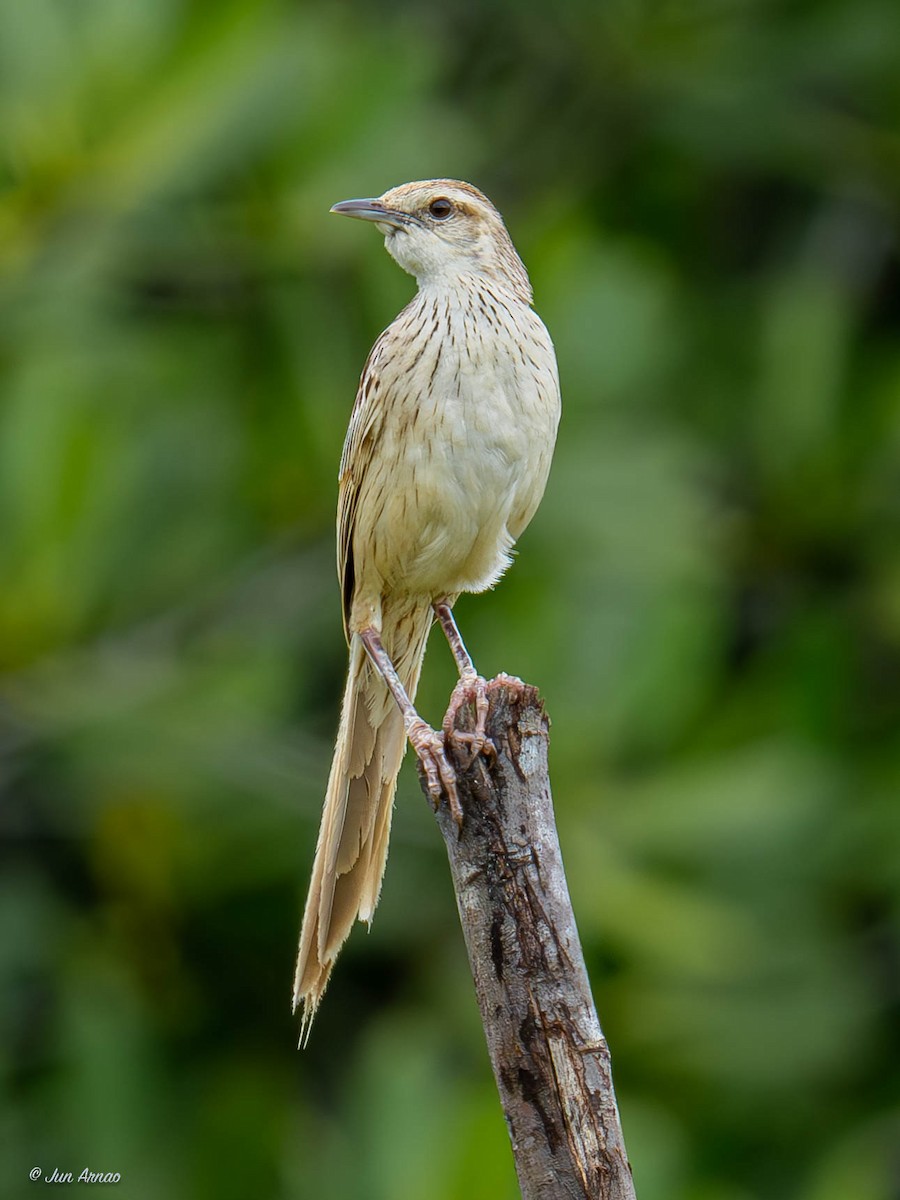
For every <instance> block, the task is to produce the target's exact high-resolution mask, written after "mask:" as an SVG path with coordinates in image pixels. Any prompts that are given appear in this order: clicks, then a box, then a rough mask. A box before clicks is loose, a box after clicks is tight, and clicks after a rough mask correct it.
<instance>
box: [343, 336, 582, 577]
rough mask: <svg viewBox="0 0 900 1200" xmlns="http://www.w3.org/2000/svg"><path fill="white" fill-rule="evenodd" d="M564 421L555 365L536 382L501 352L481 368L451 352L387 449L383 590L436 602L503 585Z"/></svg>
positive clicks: (379, 523)
mask: <svg viewBox="0 0 900 1200" xmlns="http://www.w3.org/2000/svg"><path fill="white" fill-rule="evenodd" d="M540 329H541V330H543V327H542V326H540ZM551 353H552V351H551ZM444 359H446V361H443V360H444ZM558 420H559V405H558V389H557V385H556V377H555V368H554V370H553V372H552V373H551V374H550V375H549V376H548V375H547V374H546V373H544V374H543V375H539V374H538V373H536V372H535V371H534V369H533V367H529V366H528V365H527V363H526V362H525V361H524V360H523V361H521V362H520V361H519V359H518V358H516V359H513V358H512V357H511V356H504V355H495V356H493V358H491V357H490V356H489V357H488V358H487V361H485V359H484V358H482V360H481V361H480V362H479V364H478V367H477V369H476V366H475V365H474V364H473V363H471V362H469V361H464V362H462V363H460V361H459V360H458V359H454V358H452V357H451V356H449V355H446V354H445V355H443V356H442V361H441V362H440V363H439V364H438V369H437V371H436V372H435V377H434V380H433V383H432V386H431V388H430V389H429V391H428V393H427V394H426V395H425V396H420V397H418V398H417V401H416V404H415V406H414V407H410V409H409V410H408V411H406V412H404V419H403V420H402V421H400V420H398V421H397V422H390V423H389V424H387V427H386V428H385V429H384V432H383V436H382V444H381V445H380V446H379V448H378V454H379V458H381V460H382V462H383V463H384V464H385V465H386V464H390V468H389V469H388V470H387V471H385V472H384V474H383V484H382V487H383V491H382V495H381V496H380V497H379V500H380V501H381V503H380V504H379V506H378V508H379V510H380V511H378V515H377V519H376V520H375V521H374V522H373V524H372V526H371V527H370V533H371V542H370V543H369V546H368V547H367V550H368V554H369V555H371V560H370V561H371V563H372V565H373V566H374V567H375V570H376V571H377V574H378V576H379V577H380V579H381V581H382V589H383V593H390V592H392V591H395V590H403V591H408V592H414V593H418V594H421V595H423V596H426V597H428V598H429V599H435V598H438V597H440V596H443V595H447V594H451V595H452V594H456V593H459V592H479V591H483V590H484V589H486V588H489V587H491V586H492V585H493V584H495V583H496V582H497V580H498V579H499V578H500V576H501V575H502V574H503V572H504V571H505V570H506V568H507V567H508V566H509V563H510V551H511V549H512V546H513V544H514V542H515V539H516V537H518V536H519V534H520V533H521V532H522V529H524V527H525V525H526V524H527V523H528V521H529V520H530V519H531V516H532V514H533V513H534V510H535V509H536V508H537V505H538V503H539V501H540V498H541V496H542V494H543V491H544V486H545V484H546V480H547V474H548V472H549V468H550V458H551V455H552V451H553V445H554V442H555V438H556V426H557V423H558Z"/></svg>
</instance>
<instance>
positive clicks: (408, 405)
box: [293, 179, 560, 1044]
mask: <svg viewBox="0 0 900 1200" xmlns="http://www.w3.org/2000/svg"><path fill="white" fill-rule="evenodd" d="M331 212H333V213H338V214H340V215H342V216H347V217H353V218H356V219H358V220H362V221H369V222H372V223H373V224H374V225H375V227H376V228H377V229H378V230H379V232H380V233H381V234H382V235H383V236H384V243H385V248H386V249H387V251H388V253H389V254H390V255H391V257H392V258H394V259H395V261H396V262H397V263H398V264H399V265H400V266H401V267H402V268H403V269H404V270H405V271H407V272H408V273H409V274H411V275H413V276H414V277H415V280H416V283H417V292H416V295H415V297H414V298H413V299H412V300H411V301H410V303H409V304H407V306H406V307H405V308H404V309H403V310H402V312H401V313H400V314H399V315H398V316H397V317H396V318H395V319H394V321H393V322H392V323H391V324H390V325H389V326H388V327H387V328H386V329H385V330H384V332H383V333H381V334H380V336H379V337H378V338H377V340H376V341H375V344H374V345H373V347H372V349H371V352H370V353H369V356H368V358H367V360H366V363H365V366H364V367H363V370H362V375H361V378H360V382H359V388H358V390H357V394H356V401H355V404H354V406H353V410H352V414H351V417H350V425H349V429H348V431H347V436H346V440H345V442H344V448H343V453H342V455H341V461H340V468H339V472H338V512H337V568H338V579H339V583H340V588H341V596H342V607H343V624H344V633H345V637H346V640H347V643H348V647H349V666H348V671H347V680H346V686H345V690H344V696H343V702H342V705H341V715H340V724H339V728H338V735H337V741H336V745H335V750H334V758H333V761H332V766H331V772H330V775H329V778H328V785H327V789H326V795H325V803H324V808H323V812H322V820H321V826H320V829H319V836H318V841H317V844H316V851H315V858H314V862H313V868H312V876H311V879H310V885H309V893H308V896H307V901H306V906H305V910H304V915H303V922H302V929H301V934H300V947H299V953H298V957H297V966H296V973H295V977H294V988H293V1008H294V1011H295V1012H296V1010H297V1009H298V1008H300V1010H301V1032H300V1041H301V1044H304V1043H305V1040H306V1039H307V1038H308V1036H309V1028H310V1025H311V1023H312V1019H313V1017H314V1016H315V1013H316V1010H317V1008H318V1006H319V1003H320V1001H321V999H322V994H323V992H324V990H325V987H326V984H327V982H328V979H329V976H330V974H331V970H332V967H333V966H334V962H335V959H336V957H337V955H338V952H339V950H340V948H341V946H342V945H343V943H344V941H345V940H346V938H347V937H348V935H349V933H350V930H351V928H352V926H353V923H354V921H355V920H356V919H357V918H358V919H359V920H360V921H362V922H365V923H367V924H371V921H372V916H373V914H374V911H375V907H376V905H377V903H378V899H379V895H380V891H381V883H382V878H383V875H384V870H385V865H386V861H387V852H388V839H389V836H390V828H391V816H392V811H393V805H394V792H395V789H396V782H397V774H398V772H399V769H400V763H401V760H402V758H403V754H404V752H405V749H406V742H407V740H408V741H409V742H410V744H411V745H412V747H413V749H414V751H415V753H416V755H417V757H418V759H419V762H420V763H421V766H422V771H423V775H424V778H425V781H426V785H427V790H428V793H429V795H430V797H431V800H432V803H433V805H434V806H435V807H437V805H438V804H440V803H441V801H442V799H443V798H445V799H446V802H447V804H448V805H449V808H450V811H451V812H452V814H453V817H454V819H455V820H456V821H457V823H458V824H461V822H462V821H463V816H464V814H463V813H462V810H461V807H460V803H459V797H458V792H457V787H456V775H455V771H454V768H453V766H452V765H451V763H450V761H449V759H448V756H447V747H448V740H449V739H450V738H451V737H454V736H456V737H459V736H462V737H466V736H468V739H469V743H470V744H469V751H470V761H474V756H476V755H477V754H478V753H479V752H481V751H485V752H486V753H490V751H491V749H492V747H491V745H490V744H489V742H488V741H487V739H486V737H485V734H484V722H485V717H486V713H487V692H486V684H485V681H484V679H483V678H482V677H481V676H480V675H478V673H477V671H476V669H475V666H474V664H473V661H472V658H471V656H470V655H469V653H468V651H467V649H466V647H465V644H464V642H463V639H462V637H461V636H460V633H459V630H458V628H457V626H456V622H455V619H454V616H453V606H454V603H455V602H456V600H457V598H458V597H459V595H460V594H462V593H465V592H483V591H485V590H486V589H488V588H491V587H493V586H494V584H496V583H497V581H498V580H499V579H500V577H501V576H502V575H503V573H504V571H505V570H506V569H507V567H508V566H509V565H510V563H511V555H512V550H513V546H514V544H515V542H516V541H517V539H518V538H519V536H520V535H521V533H522V531H523V530H524V529H525V527H526V526H527V525H528V523H529V522H530V520H531V518H532V517H533V516H534V513H535V511H536V509H537V507H538V505H539V503H540V501H541V498H542V496H543V493H544V488H545V485H546V482H547V477H548V474H549V471H550V462H551V458H552V455H553V450H554V446H555V442H556V434H557V427H558V425H559V419H560V387H559V373H558V369H557V363H556V354H555V351H554V348H553V343H552V341H551V339H550V335H549V333H548V332H547V329H546V327H545V326H544V323H543V322H542V320H541V319H540V317H539V316H538V315H537V313H536V312H535V311H534V309H533V308H532V289H531V283H530V281H529V277H528V273H527V271H526V269H525V266H524V264H523V262H522V260H521V258H520V257H519V255H518V253H517V251H516V249H515V247H514V246H513V243H512V240H511V238H510V236H509V233H508V232H507V229H506V225H505V224H504V221H503V218H502V216H501V215H500V213H499V211H498V210H497V209H496V208H495V207H494V205H493V204H492V203H491V201H490V200H488V198H487V197H486V196H485V195H484V194H483V193H482V192H481V191H479V190H478V188H476V187H474V186H473V185H472V184H470V183H465V182H463V181H462V180H456V179H428V180H421V181H417V182H413V183H405V184H402V185H400V186H399V187H394V188H391V189H389V190H388V191H386V192H384V193H383V194H382V195H380V196H378V197H375V198H371V199H361V200H344V201H341V202H340V203H338V204H335V205H334V206H333V207H332V209H331ZM435 618H436V619H437V621H438V623H439V624H440V626H441V628H442V629H443V631H444V633H445V635H446V637H447V641H448V643H449V646H450V649H451V651H452V653H453V656H454V659H455V661H456V665H457V669H458V673H459V683H458V684H457V685H456V687H455V689H454V692H453V695H452V697H451V704H450V708H448V712H447V716H446V717H445V718H444V723H443V728H442V730H441V731H440V732H439V731H437V730H434V729H432V728H431V726H429V725H428V724H427V723H426V722H425V721H424V720H423V719H422V718H421V717H420V716H419V714H418V713H417V711H416V709H415V706H414V701H415V695H416V688H417V685H418V681H419V674H420V671H421V667H422V660H423V658H424V654H425V644H426V640H427V638H428V634H429V631H430V629H431V626H432V623H433V622H434V620H435ZM466 701H470V702H472V703H474V707H475V712H476V723H475V731H474V733H471V734H468V735H457V734H455V732H454V730H453V717H454V713H455V711H456V708H458V706H459V705H460V704H461V703H463V702H466ZM457 748H458V747H457Z"/></svg>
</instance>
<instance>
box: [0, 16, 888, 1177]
mask: <svg viewBox="0 0 900 1200" xmlns="http://www.w3.org/2000/svg"><path fill="white" fill-rule="evenodd" d="M898 43H900V39H898V25H897V10H896V3H895V0H856V2H855V3H851V2H849V0H847V2H838V0H794V2H786V3H782V4H776V3H772V2H771V0H658V2H653V0H644V2H642V0H604V2H603V3H592V2H591V0H571V2H563V3H558V4H556V5H553V6H544V5H540V4H536V3H529V2H527V0H519V2H518V3H515V4H514V3H512V2H511V0H488V2H484V3H476V0H457V3H455V4H452V5H431V6H426V5H412V4H405V3H401V2H400V0H394V2H393V3H392V2H390V0H386V2H385V3H382V4H377V5H373V4H365V3H362V2H361V0H343V2H337V3H334V4H325V3H318V4H314V3H300V2H294V3H289V2H288V0H257V2H251V0H216V2H213V0H208V2H201V0H195V2H191V0H153V2H152V3H141V2H139V0H0V127H2V131H3V137H2V143H3V154H2V159H0V272H2V276H0V372H2V398H0V579H2V586H0V672H2V675H0V789H2V793H0V803H2V808H0V831H2V860H3V866H2V873H0V982H2V988H0V1096H2V1103H0V1194H2V1195H3V1196H4V1197H19V1196H27V1195H31V1194H33V1192H32V1190H33V1189H34V1188H36V1187H38V1186H39V1185H37V1184H32V1183H29V1182H28V1178H27V1176H28V1171H29V1170H30V1169H31V1168H32V1167H33V1166H36V1165H38V1166H40V1167H42V1168H43V1169H44V1170H45V1171H47V1172H49V1171H50V1170H52V1169H53V1167H57V1168H59V1169H60V1170H73V1171H75V1172H78V1171H80V1170H81V1169H82V1168H83V1167H84V1166H89V1167H90V1168H91V1169H93V1170H113V1171H118V1172H120V1173H121V1175H122V1182H121V1183H120V1184H119V1185H118V1186H117V1187H116V1189H115V1191H116V1195H118V1196H122V1197H128V1198H129V1200H130V1198H135V1200H144V1198H146V1200H156V1198H167V1200H168V1198H171V1200H181V1198H185V1197H191V1198H194V1197H196V1198H198V1200H203V1198H206V1197H210V1198H212V1197H215V1198H216V1200H232V1198H234V1200H245V1198H246V1197H251V1196H253V1197H267V1198H268V1197H272V1198H281V1197H284V1198H290V1200H301V1198H302V1200H306V1198H318V1197H333V1198H334V1200H363V1198H365V1200H509V1198H512V1197H514V1196H515V1195H516V1194H517V1193H516V1186H515V1179H514V1174H513V1168H512V1160H511V1155H510V1152H509V1148H508V1144H507V1137H506V1131H505V1128H504V1125H503V1120H502V1117H501V1114H500V1110H499V1106H498V1103H497V1100H496V1097H495V1094H494V1089H493V1083H492V1080H491V1077H490V1073H489V1069H488V1064H487V1059H486V1055H485V1052H484V1049H483V1044H482V1034H481V1029H480V1025H479V1022H478V1017H477V1012H476V1009H475V1003H474V998H473V995H472V989H471V981H470V979H469V976H468V971H467V967H466V963H465V958H464V952H463V948H462V945H461V938H460V935H459V932H458V927H457V919H456V913H455V909H454V904H453V897H452V892H451V888H450V884H449V880H448V877H447V872H446V865H445V861H444V858H443V853H442V848H441V845H440V841H439V838H438V836H437V834H436V831H435V829H434V827H433V823H432V820H431V817H430V814H429V813H428V811H427V808H426V805H425V803H424V801H423V800H422V797H421V795H420V794H419V792H418V789H417V786H416V783H415V779H414V776H413V774H412V772H411V770H410V768H409V766H408V764H407V766H405V767H404V775H403V777H402V780H401V786H400V790H399V794H398V804H397V812H396V821H395V829H396V832H395V836H394V841H393V849H392V855H391V861H390V863H389V869H388V875H387V881H386V885H385V889H384V895H383V899H382V903H381V907H380V909H379V912H378V915H377V919H376V921H375V923H374V926H373V928H372V931H371V933H370V934H369V935H368V936H366V934H365V931H364V930H363V929H359V930H358V931H357V932H356V933H355V934H354V936H353V938H352V939H351V942H350V943H349V945H348V947H347V948H346V950H345V952H344V955H343V957H342V959H341V962H340V965H339V969H338V970H337V972H336V974H335V978H334V980H333V983H332V986H331V987H330V989H329V993H328V996H327V999H326V1003H325V1004H324V1006H323V1009H322V1011H321V1015H320V1017H319V1020H318V1022H317V1025H316V1028H315V1030H314V1034H313V1038H312V1041H311V1044H310V1047H309V1049H308V1051H306V1052H305V1053H302V1054H299V1053H297V1052H296V1051H295V1049H294V1046H295V1037H296V1024H295V1022H294V1021H293V1020H292V1018H291V1015H290V1013H289V1006H288V993H289V984H290V978H291V972H292V965H293V964H292V958H293V953H294V945H295V938H296V934H297V930H298V924H299V916H300V907H301V902H302V899H303V895H304V892H305V886H306V880H307V873H308V870H309V865H310V862H311V856H312V850H313V845H314V839H315V833H316V828H317V824H318V815H319V809H320V803H321V797H322V793H323V788H324V783H325V778H326V774H327V769H328V763H329V759H330V753H331V739H332V737H333V733H334V727H335V724H336V719H337V706H338V698H339V694H340V690H341V685H342V675H343V670H344V654H345V651H344V645H343V640H342V636H341V630H340V617H339V604H338V597H337V589H336V584H335V580H334V567H333V512H334V505H335V491H336V485H335V475H336V467H337V462H338V457H339V454H340V447H341V442H342V438H343V434H344V430H345V427H346V423H347V418H348V414H349V411H350V406H351V403H352V400H353V395H354V390H355V385H356V379H357V376H358V372H359V369H360V367H361V365H362V362H363V360H364V358H365V355H366V352H367V350H368V347H369V345H370V344H371V342H372V340H373V338H374V336H375V334H376V333H377V332H378V331H379V330H380V329H381V328H382V327H383V326H384V325H385V324H386V323H387V322H388V321H389V320H390V319H391V318H392V317H393V315H394V314H395V313H396V312H397V311H398V310H399V308H400V307H401V306H402V304H403V303H404V302H405V301H406V299H407V298H408V297H409V296H410V294H411V291H412V288H413V283H412V281H411V280H410V279H409V278H408V277H406V276H404V275H403V274H402V273H401V272H400V271H399V270H398V269H397V268H396V266H395V265H394V264H393V263H392V262H390V260H389V259H388V258H387V256H386V255H385V254H384V252H383V250H382V249H381V247H380V244H379V239H378V237H377V235H376V234H375V232H374V231H373V230H372V229H370V228H363V227H361V226H358V225H352V224H350V223H349V222H345V221H338V220H336V219H335V218H334V217H330V216H329V215H328V211H327V210H328V208H329V206H330V205H331V204H332V203H333V202H335V201H336V200H339V199H343V198H346V197H348V196H358V195H369V194H377V193H378V192H380V191H382V190H383V189H385V188H387V187H389V186H391V185H393V184H396V183H399V182H403V181H405V180H408V179H412V178H422V177H428V176H432V175H443V174H449V175H453V176H460V177H463V178H466V179H471V180H472V181H473V182H476V183H478V184H479V185H481V186H482V187H484V188H485V190H486V191H487V192H488V194H489V195H491V196H492V198H494V199H495V200H496V202H497V204H498V205H499V207H500V208H501V209H502V211H503V212H504V214H505V216H506V218H507V221H508V224H509V226H510V229H511V231H512V234H513V237H514V239H515V240H516V242H517V244H518V246H519V248H520V250H521V251H522V254H523V257H524V258H525V260H526V262H527V264H528V266H529V268H530V271H531V274H532V278H533V282H534V285H535V293H536V305H537V308H538V310H539V311H540V312H541V314H542V315H543V317H544V318H545V320H546V322H547V324H548V326H549V327H550V329H551V332H552V333H553V336H554V339H555V341H556V345H557V350H558V354H559V360H560V369H561V375H562V382H563V395H564V419H563V424H562V427H561V432H560V440H559V446H558V452H557V456H556V462H555V466H554V471H553V475H552V477H551V482H550V486H549V489H548V492H547V496H546V499H545V502H544V505H543V507H542V509H541V511H540V513H539V515H538V517H537V518H536V520H535V522H534V524H533V526H532V528H531V529H530V530H529V531H528V533H527V534H526V536H525V537H524V538H523V539H522V542H521V544H520V549H521V555H520V557H519V560H518V562H517V563H516V566H515V568H514V569H513V571H512V572H511V573H510V575H509V577H508V578H507V579H506V580H505V581H504V582H503V584H502V585H501V586H500V587H499V588H498V590H497V591H496V592H495V593H492V594H490V595H487V596H483V597H476V598H464V599H463V600H462V601H461V602H460V605H459V610H458V611H459V617H460V621H461V624H462V626H463V629H464V631H465V633H466V636H467V639H468V641H469V643H470V646H471V648H472V650H473V652H474V654H475V657H476V660H477V662H478V663H479V664H480V666H481V668H482V670H483V671H484V672H485V673H487V674H493V673H495V672H497V671H498V670H501V669H504V670H508V671H511V672H514V673H516V674H519V675H522V676H523V677H525V678H526V679H528V680H529V681H532V682H535V683H537V684H539V686H540V687H541V689H542V691H543V692H544V694H545V696H546V698H547V702H548V706H549V710H550V712H551V714H552V717H553V721H554V728H553V744H552V767H553V774H554V789H555V796H556V801H557V809H558V817H559V825H560V833H561V839H562V843H563V850H564V853H565V856H566V860H567V864H568V868H569V874H570V883H571V889H572V893H573V898H574V901H575V906H576V910H577V914H578V918H579V922H580V926H581V930H582V934H583V937H584V941H585V948H586V953H587V955H588V959H589V966H590V970H591V974H592V978H593V982H594V987H595V994H596V997H597V1002H598V1007H599V1010H600V1013H601V1017H602V1020H603V1023H604V1026H605V1029H606V1033H607V1036H608V1038H609V1041H610V1043H611V1047H612V1051H613V1060H614V1065H615V1068H616V1076H617V1082H618V1089H619V1095H620V1101H621V1108H622V1113H623V1119H624V1125H625V1131H626V1138H627V1142H628V1147H629V1151H630V1154H631V1158H632V1160H633V1163H634V1170H635V1176H636V1180H637V1185H638V1192H639V1195H640V1197H641V1200H751V1198H754V1200H755V1198H760V1200H762V1198H765V1200H779V1198H785V1200H787V1198H790V1200H888V1198H889V1197H896V1196H897V1195H898V1194H900V1193H898V1186H900V1184H898V1170H900V1167H898V1157H897V1146H898V1145H900V1122H898V1101H900V1081H898V1076H897V1072H896V1066H895V1064H896V1054H897V1049H898V1036H897V1029H898V1026H897V1022H896V1017H897V1003H898V992H900V983H898V981H900V950H898V919H900V916H898V902H900V855H898V851H900V807H898V803H897V799H898V788H900V736H898V734H900V686H898V678H900V532H898V530H900V522H898V518H900V345H898V340H897V334H898V328H900V304H898V299H897V294H898V293H897V288H898V283H900V261H898V249H897V202H898V192H900V134H898V129H900V44H898ZM452 681H453V671H452V666H451V663H450V661H449V656H448V654H447V652H446V650H445V648H444V647H443V646H442V645H440V644H438V641H437V640H436V639H435V641H434V643H433V645H432V647H431V653H430V655H429V659H428V663H427V667H426V676H425V681H424V684H423V689H422V693H421V701H422V708H423V710H424V711H425V713H426V714H427V715H429V716H430V717H431V718H432V719H438V718H439V716H440V714H441V712H442V711H443V704H444V701H445V698H446V696H447V694H448V692H449V690H450V687H451V685H452ZM892 1060H893V1063H894V1067H893V1068H892V1066H891V1063H892Z"/></svg>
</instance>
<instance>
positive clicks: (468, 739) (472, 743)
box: [442, 675, 497, 770]
mask: <svg viewBox="0 0 900 1200" xmlns="http://www.w3.org/2000/svg"><path fill="white" fill-rule="evenodd" d="M470 701H471V702H472V703H474V705H475V730H474V732H472V733H469V732H467V731H465V730H462V729H457V728H456V719H457V717H458V715H459V710H460V709H461V708H462V706H463V705H464V704H467V703H469V702H470ZM487 714H488V694H487V681H486V680H485V679H483V678H482V677H481V676H480V675H469V676H464V677H463V678H462V679H460V681H459V683H458V684H457V685H456V687H455V688H454V689H453V693H452V695H451V696H450V704H449V707H448V708H447V711H446V713H445V714H444V721H443V726H442V728H443V731H444V739H445V741H448V742H453V743H454V744H455V745H457V746H458V745H459V744H460V743H462V744H463V745H466V746H468V749H469V754H468V759H467V760H466V761H465V762H464V763H462V764H461V765H462V766H463V770H468V769H469V767H471V765H472V763H473V762H474V761H475V759H476V758H477V757H478V755H479V754H486V755H487V756H488V758H491V759H495V758H496V757H497V750H496V747H495V746H494V743H493V742H492V741H491V740H490V738H489V737H488V736H487V734H486V733H485V726H486V724H487Z"/></svg>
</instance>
